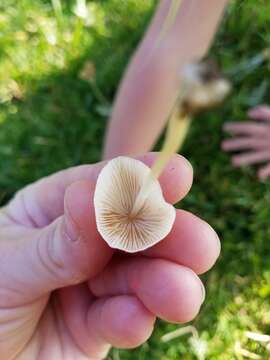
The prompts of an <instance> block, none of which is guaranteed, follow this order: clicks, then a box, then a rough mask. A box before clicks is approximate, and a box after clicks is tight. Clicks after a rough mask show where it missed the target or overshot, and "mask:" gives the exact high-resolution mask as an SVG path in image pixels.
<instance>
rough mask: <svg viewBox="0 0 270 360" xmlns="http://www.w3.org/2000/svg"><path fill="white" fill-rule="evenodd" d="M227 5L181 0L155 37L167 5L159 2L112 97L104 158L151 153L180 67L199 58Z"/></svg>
mask: <svg viewBox="0 0 270 360" xmlns="http://www.w3.org/2000/svg"><path fill="white" fill-rule="evenodd" d="M227 1H228V0H219V1H216V0H205V1H203V2H202V1H199V0H183V2H182V4H181V7H180V9H179V11H178V13H177V16H176V19H175V21H174V24H173V25H172V26H171V27H170V28H169V29H168V31H167V32H166V33H165V34H164V36H162V38H160V32H161V28H162V25H163V24H164V21H165V19H166V17H167V14H168V11H169V8H170V4H171V1H169V0H164V1H161V2H160V5H159V7H158V9H157V12H156V14H155V16H154V18H153V20H152V23H151V24H150V26H149V29H148V31H147V33H146V36H145V38H144V40H143V41H142V43H141V45H140V46H139V48H138V50H137V51H136V53H135V55H134V57H133V59H132V61H131V63H130V65H129V67H128V69H127V72H126V74H125V77H124V79H123V82H122V84H121V86H120V89H119V92H118V94H117V97H116V100H115V105H114V110H113V114H112V118H111V121H110V124H109V127H108V131H107V135H106V141H105V150H104V158H112V157H115V156H117V155H127V154H130V155H131V154H138V153H142V152H145V151H147V150H149V149H151V148H152V146H153V145H154V143H155V141H156V140H157V138H158V136H159V135H160V133H161V131H162V129H163V127H164V125H165V122H166V120H167V116H168V114H169V112H170V109H171V106H172V101H173V99H174V98H175V95H176V93H177V90H178V88H179V74H180V71H181V68H182V67H183V66H184V65H185V64H186V63H189V62H191V61H193V60H196V59H199V58H201V57H203V56H204V55H205V54H206V52H207V50H208V48H209V46H210V44H211V41H212V38H213V36H214V34H215V31H216V27H217V24H218V22H219V19H220V18H221V16H222V13H223V10H224V8H225V5H226V3H227Z"/></svg>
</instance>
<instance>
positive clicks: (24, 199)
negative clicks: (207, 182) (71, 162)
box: [8, 153, 193, 227]
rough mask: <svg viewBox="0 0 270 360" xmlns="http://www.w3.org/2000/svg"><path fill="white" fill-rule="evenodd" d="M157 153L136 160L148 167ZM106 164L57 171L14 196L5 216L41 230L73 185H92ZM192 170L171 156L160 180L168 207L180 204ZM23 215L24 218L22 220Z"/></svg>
mask: <svg viewBox="0 0 270 360" xmlns="http://www.w3.org/2000/svg"><path fill="white" fill-rule="evenodd" d="M157 156H158V154H157V153H147V154H145V155H141V156H138V157H137V159H138V160H141V161H142V162H144V163H145V164H146V165H148V166H151V165H152V164H153V163H154V161H155V159H156V158H157ZM106 163H107V162H105V161H103V162H100V163H97V164H94V165H81V166H77V167H73V168H69V169H66V170H63V171H60V172H58V173H56V174H53V175H51V176H48V177H46V178H43V179H41V180H39V181H37V182H36V183H33V184H31V185H29V186H27V187H26V188H24V189H23V190H21V191H20V192H18V194H17V195H16V196H15V198H14V199H13V200H12V201H11V203H10V204H9V205H8V213H9V214H10V215H11V216H12V218H14V219H15V220H17V221H18V222H19V223H21V224H23V225H26V226H27V225H29V226H31V227H33V226H34V227H43V226H46V225H48V224H49V223H51V222H52V221H53V220H55V219H56V218H57V217H59V216H61V215H62V214H63V213H64V195H65V191H66V189H67V187H68V186H70V185H71V184H72V183H73V182H75V181H80V180H88V181H91V182H93V183H94V184H95V183H96V180H97V177H98V175H99V173H100V171H101V169H102V168H103V167H104V166H105V165H106ZM192 178H193V170H192V167H191V165H190V163H189V162H188V161H187V160H186V159H185V158H184V157H182V156H180V155H174V156H173V157H172V159H171V161H170V162H169V164H168V165H167V166H166V168H165V170H164V171H163V173H162V175H161V176H160V179H159V181H160V185H161V187H162V190H163V195H164V198H165V200H166V201H167V202H169V203H176V202H178V201H179V200H181V199H182V198H183V197H184V196H185V195H186V194H187V193H188V191H189V190H190V187H191V184H192ZM26 215H27V216H26Z"/></svg>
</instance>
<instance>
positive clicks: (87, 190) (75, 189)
mask: <svg viewBox="0 0 270 360" xmlns="http://www.w3.org/2000/svg"><path fill="white" fill-rule="evenodd" d="M94 190H95V184H94V183H93V182H91V181H89V180H79V181H75V182H73V183H72V184H71V185H69V186H68V187H67V189H66V192H65V197H64V204H65V210H67V211H68V213H69V214H70V215H71V216H72V218H73V219H74V220H75V219H77V221H78V222H81V221H82V219H84V218H85V216H86V215H87V216H88V217H89V216H91V214H93V213H94V212H93V194H94ZM91 208H92V209H91Z"/></svg>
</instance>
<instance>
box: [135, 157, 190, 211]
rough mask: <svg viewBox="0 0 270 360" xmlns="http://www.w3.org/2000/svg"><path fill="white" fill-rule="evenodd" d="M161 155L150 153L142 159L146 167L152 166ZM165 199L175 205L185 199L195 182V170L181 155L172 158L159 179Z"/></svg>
mask: <svg viewBox="0 0 270 360" xmlns="http://www.w3.org/2000/svg"><path fill="white" fill-rule="evenodd" d="M158 156H159V153H154V152H151V153H148V154H145V155H143V156H141V157H140V160H141V161H143V162H144V163H145V164H146V165H148V166H150V167H151V166H152V165H153V164H154V162H155V160H156V159H157V157H158ZM159 182H160V185H161V187H162V190H163V195H164V198H165V200H166V201H167V202H169V203H171V204H174V203H176V202H178V201H180V200H181V199H182V198H184V197H185V196H186V195H187V193H188V192H189V190H190V188H191V186H192V182H193V168H192V165H191V164H190V162H189V161H188V160H187V159H185V158H184V157H183V156H181V155H179V154H175V155H173V156H172V158H171V160H170V161H169V163H168V165H167V166H166V168H165V169H164V171H163V173H162V174H161V176H160V177H159Z"/></svg>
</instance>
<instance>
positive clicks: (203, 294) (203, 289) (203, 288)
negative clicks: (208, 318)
mask: <svg viewBox="0 0 270 360" xmlns="http://www.w3.org/2000/svg"><path fill="white" fill-rule="evenodd" d="M200 283H201V289H202V304H203V303H204V300H205V297H206V291H205V287H204V285H203V283H202V281H201V280H200Z"/></svg>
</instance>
